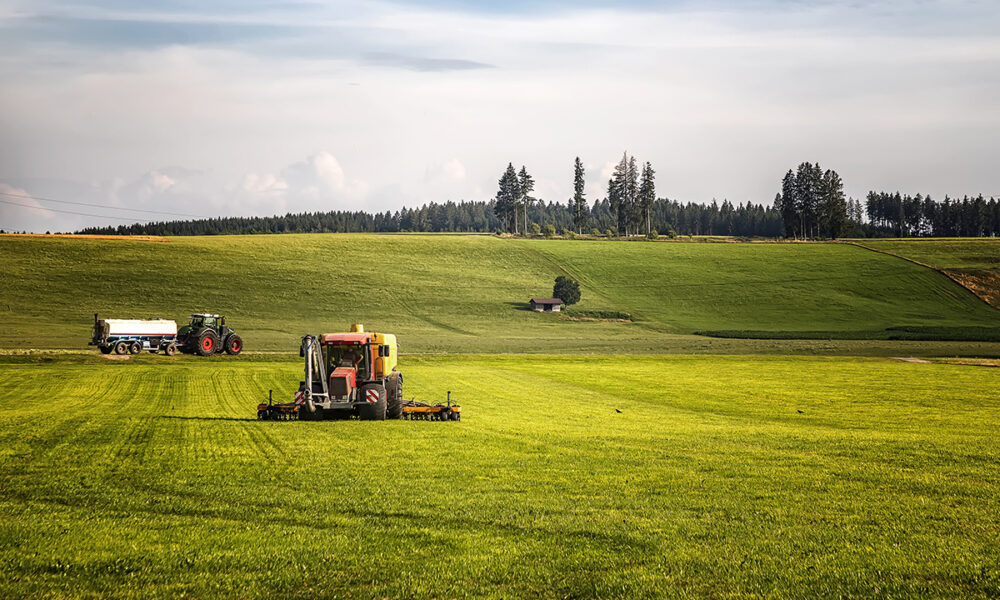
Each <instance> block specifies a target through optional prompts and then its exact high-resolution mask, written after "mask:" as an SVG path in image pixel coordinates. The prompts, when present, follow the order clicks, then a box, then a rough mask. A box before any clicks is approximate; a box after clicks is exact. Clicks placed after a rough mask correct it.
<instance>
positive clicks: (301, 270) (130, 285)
mask: <svg viewBox="0 0 1000 600" xmlns="http://www.w3.org/2000/svg"><path fill="white" fill-rule="evenodd" d="M0 256H2V258H3V260H2V261H0V279H2V280H3V281H4V282H9V283H6V284H5V285H4V286H3V290H2V291H0V309H2V310H0V346H2V347H5V348H80V347H82V346H83V345H84V344H85V343H86V340H87V339H88V338H89V330H90V324H91V322H92V319H93V313H95V312H97V313H100V314H101V315H104V316H116V317H122V316H129V317H155V316H162V317H166V318H174V319H183V318H185V317H186V315H187V314H189V313H191V312H196V311H205V310H209V311H215V312H220V313H224V314H227V315H229V316H230V321H231V324H232V325H233V326H235V327H236V328H237V329H238V330H239V331H240V332H241V333H242V334H243V335H244V337H245V338H246V340H247V346H248V349H250V350H281V351H292V350H294V349H295V348H297V343H298V339H299V337H300V336H301V335H302V334H304V333H308V332H313V333H315V332H319V331H321V330H338V329H343V328H345V327H346V326H347V325H348V324H349V323H351V322H363V323H365V324H366V326H368V327H369V328H370V329H382V330H391V331H394V332H397V333H399V334H400V335H401V340H402V343H403V348H402V349H403V351H404V352H408V353H413V352H439V351H449V352H477V351H479V352H481V351H489V352H538V351H549V352H559V351H604V350H605V349H612V350H627V351H663V350H667V349H670V348H672V347H673V346H675V345H677V344H678V343H680V342H684V343H687V342H685V340H687V341H690V338H688V337H679V336H684V335H686V334H690V333H692V332H696V331H711V332H717V333H718V332H721V333H722V334H724V335H732V334H733V332H744V333H746V334H747V335H752V336H757V337H776V338H782V337H803V338H873V339H877V338H891V337H899V336H900V335H901V332H902V334H905V335H902V337H907V336H909V337H927V338H929V339H948V338H949V337H952V338H957V339H962V338H963V336H968V334H969V332H970V331H972V332H984V331H985V332H988V333H989V334H990V335H993V334H994V333H995V332H996V327H997V326H998V321H1000V319H998V316H1000V313H997V312H996V311H995V310H993V309H991V308H989V307H988V306H986V305H985V304H984V303H982V302H981V301H980V300H978V299H977V298H975V297H974V296H973V295H972V294H971V293H969V292H968V291H967V290H965V289H963V288H962V287H960V286H958V285H956V284H955V283H954V282H952V281H950V280H948V279H947V278H946V277H944V276H942V275H941V274H939V273H936V272H934V271H932V270H930V269H927V268H924V267H920V266H918V265H915V264H912V263H909V262H906V261H903V260H899V259H897V258H894V257H891V256H887V255H883V254H878V253H874V252H871V251H867V250H864V249H861V248H857V247H853V246H849V245H842V244H707V243H624V242H620V243H618V242H596V241H569V240H511V239H499V238H496V237H492V236H479V235H362V234H347V235H339V234H312V235H274V236H211V237H184V238H170V239H169V241H168V242H161V243H149V242H143V241H130V240H94V239H64V238H21V237H0ZM564 272H568V273H570V274H571V275H573V276H575V277H577V278H579V280H580V281H581V282H582V284H583V297H584V300H583V301H582V302H581V304H580V305H579V307H578V308H579V309H580V310H616V311H624V312H628V313H631V314H632V315H634V322H631V323H629V322H592V321H574V320H569V319H567V318H566V317H565V316H560V315H552V314H536V313H532V312H529V311H527V310H526V305H525V303H526V301H527V299H528V298H529V297H531V296H547V295H549V294H550V292H551V286H552V280H553V279H554V278H555V276H556V275H558V274H560V273H564ZM892 328H897V329H892ZM898 328H907V329H906V330H905V331H904V330H899V329H898ZM887 330H888V331H887ZM718 342H719V343H723V341H718ZM699 343H703V342H699ZM716 348H719V346H716Z"/></svg>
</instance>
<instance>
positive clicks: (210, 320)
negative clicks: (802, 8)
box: [191, 317, 215, 329]
mask: <svg viewBox="0 0 1000 600" xmlns="http://www.w3.org/2000/svg"><path fill="white" fill-rule="evenodd" d="M191 327H193V328H195V329H201V328H202V327H215V317H192V318H191Z"/></svg>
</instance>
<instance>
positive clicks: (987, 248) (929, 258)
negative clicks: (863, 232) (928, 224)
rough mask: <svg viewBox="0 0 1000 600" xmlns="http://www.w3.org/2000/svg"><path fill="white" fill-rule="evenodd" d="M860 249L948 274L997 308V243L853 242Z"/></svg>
mask: <svg viewBox="0 0 1000 600" xmlns="http://www.w3.org/2000/svg"><path fill="white" fill-rule="evenodd" d="M856 241H857V242H858V243H859V244H860V245H862V246H866V247H868V248H873V249H875V250H879V251H882V252H889V253H891V254H895V255H897V256H903V257H905V258H908V259H910V260H915V261H917V262H919V263H923V264H925V265H930V266H932V267H934V268H935V269H940V270H941V271H943V272H945V273H947V274H948V276H949V277H952V278H954V279H955V280H956V281H959V282H961V283H962V285H964V286H965V287H967V288H969V289H970V290H972V291H974V292H975V293H976V295H978V296H980V297H981V298H982V299H983V300H986V301H987V302H989V303H990V304H991V305H993V306H995V307H997V308H1000V239H998V238H979V239H968V238H949V239H937V240H927V239H919V238H916V239H914V238H908V239H891V240H882V239H879V240H856Z"/></svg>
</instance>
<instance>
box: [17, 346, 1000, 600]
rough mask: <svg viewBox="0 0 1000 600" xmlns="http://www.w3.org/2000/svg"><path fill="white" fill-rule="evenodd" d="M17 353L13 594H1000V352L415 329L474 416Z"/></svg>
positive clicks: (435, 369)
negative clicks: (601, 341) (959, 357)
mask: <svg viewBox="0 0 1000 600" xmlns="http://www.w3.org/2000/svg"><path fill="white" fill-rule="evenodd" d="M0 361H2V363H3V364H2V365H0V437H2V439H0V570H2V572H3V573H4V576H3V578H0V597H4V598H48V597H51V598H62V597H84V598H106V597H135V598H140V597H141V598H157V597H159V598H181V597H193V598H308V597H359V598H361V597H416V598H424V597H494V598H511V597H525V598H537V597H550V598H579V597H595V596H599V597H634V598H651V597H731V596H752V597H763V598H766V597H785V598H787V597H886V598H888V597H908V598H909V597H927V598H934V597H938V598H958V597H961V598H991V597H992V598H995V597H997V595H998V594H1000V570H998V565H1000V546H998V544H997V532H998V531H1000V504H998V500H997V498H998V497H1000V480H998V478H997V477H996V464H997V460H998V457H1000V442H998V436H997V425H996V424H997V423H998V422H1000V401H998V399H997V396H996V393H995V385H994V384H995V382H996V371H995V370H994V369H991V368H986V367H971V366H956V365H947V364H913V363H903V362H899V361H889V360H884V359H836V360H834V359H823V358H806V357H694V356H674V357H664V356H642V357H633V356H615V357H593V356H534V357H531V356H487V355H481V356H451V357H410V358H407V359H406V360H405V361H404V364H403V365H402V368H403V370H404V372H405V373H406V377H407V379H406V394H407V396H410V395H416V396H418V397H420V398H425V399H435V398H442V397H443V395H444V393H445V391H446V390H448V389H450V390H452V391H453V395H454V397H455V398H456V399H457V400H459V401H460V402H461V404H462V405H463V421H462V422H460V423H430V422H404V421H398V422H384V423H364V422H356V421H352V422H324V423H298V422H289V423H270V422H257V421H255V420H252V417H253V414H254V407H255V405H256V403H257V401H258V400H259V399H260V398H262V397H264V396H265V395H266V393H267V390H268V389H274V390H275V391H276V394H277V395H278V396H279V397H282V398H283V397H286V396H288V395H290V393H291V391H292V389H293V387H294V386H295V384H296V382H297V381H298V377H299V368H300V367H299V364H298V361H292V360H290V359H289V360H287V361H273V359H271V360H263V359H259V360H249V359H248V358H247V357H241V358H240V359H237V360H224V359H203V360H197V359H194V358H192V357H175V358H172V359H166V358H162V357H152V356H142V357H139V358H138V359H136V358H133V359H131V360H127V361H111V360H107V359H104V358H100V357H96V356H61V357H60V356H54V357H53V356H42V357H13V356H5V357H0ZM619 411H620V412H619Z"/></svg>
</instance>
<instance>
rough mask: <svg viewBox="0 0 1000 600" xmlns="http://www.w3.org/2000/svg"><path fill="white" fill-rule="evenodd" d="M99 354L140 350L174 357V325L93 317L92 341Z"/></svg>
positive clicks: (175, 342) (159, 320)
mask: <svg viewBox="0 0 1000 600" xmlns="http://www.w3.org/2000/svg"><path fill="white" fill-rule="evenodd" d="M88 345H89V346H97V347H98V349H100V351H101V353H102V354H111V353H112V352H114V353H115V354H139V353H140V352H142V351H143V350H149V351H150V352H163V353H164V354H166V355H168V356H173V355H174V354H177V323H175V322H174V321H168V320H166V319H148V320H143V319H98V318H97V313H94V338H93V339H92V340H90V342H89V343H88Z"/></svg>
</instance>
